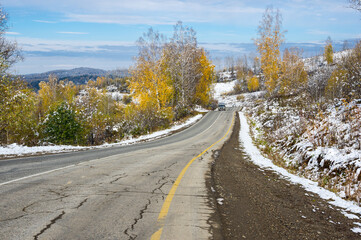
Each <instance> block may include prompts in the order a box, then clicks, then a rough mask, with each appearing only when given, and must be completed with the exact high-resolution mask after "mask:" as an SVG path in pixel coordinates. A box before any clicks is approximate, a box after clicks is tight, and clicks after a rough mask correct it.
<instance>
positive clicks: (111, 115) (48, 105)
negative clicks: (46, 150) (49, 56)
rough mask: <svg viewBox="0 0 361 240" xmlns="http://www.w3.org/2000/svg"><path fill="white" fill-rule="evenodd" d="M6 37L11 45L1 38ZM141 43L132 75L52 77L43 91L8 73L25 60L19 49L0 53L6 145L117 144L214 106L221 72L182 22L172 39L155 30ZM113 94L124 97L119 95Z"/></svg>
mask: <svg viewBox="0 0 361 240" xmlns="http://www.w3.org/2000/svg"><path fill="white" fill-rule="evenodd" d="M1 24H3V27H4V26H6V23H4V21H3V22H1ZM2 32H4V31H2ZM0 39H1V40H2V42H3V43H4V42H6V41H5V38H4V36H3V35H2V33H0ZM137 44H138V46H139V54H138V56H137V57H136V63H135V65H134V66H133V67H131V69H130V73H131V76H130V77H123V78H111V77H98V78H97V79H96V80H95V81H92V80H90V81H88V82H87V83H86V84H83V85H75V84H74V83H73V82H72V81H68V80H61V81H60V80H59V79H58V78H57V77H56V76H52V75H50V76H49V80H48V81H43V82H40V83H39V90H38V91H34V90H33V89H31V88H30V87H29V86H28V84H26V83H25V82H24V81H22V80H21V79H20V77H18V76H13V75H11V74H8V69H9V67H10V66H11V65H12V64H13V63H15V62H16V61H15V59H19V57H18V56H20V55H18V53H19V52H18V51H17V50H16V49H17V48H16V44H15V43H9V44H8V46H9V49H11V50H13V52H12V53H11V54H9V56H8V55H6V54H8V53H9V51H7V52H4V51H3V50H4V48H0V53H1V56H0V70H1V72H0V74H1V78H0V112H1V114H0V144H11V143H18V144H24V145H29V146H33V145H42V144H50V143H51V144H73V145H94V144H102V143H104V142H114V141H116V140H120V139H122V138H124V137H126V136H137V135H141V134H146V133H149V132H152V131H155V130H158V129H163V128H167V127H169V125H170V124H172V123H173V122H174V121H176V120H180V119H182V118H184V117H187V116H189V115H190V114H192V112H193V110H194V108H195V106H196V105H201V106H203V107H208V106H209V104H210V102H211V93H210V87H211V83H212V82H213V80H214V76H215V74H214V66H213V65H212V63H211V62H210V60H209V59H208V57H207V54H206V52H205V50H204V49H202V48H200V47H198V45H197V38H196V32H195V31H194V30H193V29H192V28H190V27H187V26H184V25H183V24H182V23H181V22H178V23H177V24H176V25H175V27H174V35H173V37H172V38H171V39H170V41H167V40H166V38H165V37H164V36H162V35H161V34H159V33H158V32H157V31H154V30H153V29H149V31H148V32H147V33H145V34H144V36H143V37H141V38H139V40H138V42H137ZM3 47H4V45H3ZM110 88H111V89H110ZM113 90H115V91H116V93H117V94H118V95H121V97H120V98H119V97H114V96H112V91H113ZM124 92H128V94H124Z"/></svg>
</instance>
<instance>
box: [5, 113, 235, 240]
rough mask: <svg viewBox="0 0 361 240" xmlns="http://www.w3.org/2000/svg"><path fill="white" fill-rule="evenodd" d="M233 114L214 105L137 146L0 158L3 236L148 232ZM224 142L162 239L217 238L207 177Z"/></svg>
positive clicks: (183, 193)
mask: <svg viewBox="0 0 361 240" xmlns="http://www.w3.org/2000/svg"><path fill="white" fill-rule="evenodd" d="M233 117H234V112H232V111H226V112H210V113H208V114H207V115H206V116H205V117H204V118H203V119H202V120H201V121H200V122H198V123H196V124H195V125H194V126H192V127H190V128H188V129H186V130H184V131H182V132H180V133H177V134H175V135H172V136H170V137H166V138H163V139H159V140H155V141H151V142H147V143H141V144H136V145H132V146H126V147H114V148H109V149H101V150H91V151H81V152H74V153H67V154H56V155H51V156H38V157H28V158H21V159H11V160H0V213H1V214H0V239H34V240H36V239H149V238H150V237H151V236H152V234H153V233H154V232H156V231H157V230H158V229H159V223H157V218H158V215H159V211H160V210H161V208H162V205H163V203H164V200H165V198H166V196H167V194H168V192H169V190H170V189H171V187H172V185H173V183H174V181H175V180H176V178H177V177H178V175H179V173H180V172H181V170H182V169H183V168H184V166H185V165H186V164H187V163H188V162H189V161H190V160H191V159H192V158H194V157H195V156H197V155H198V154H200V153H201V152H202V151H203V150H205V149H206V148H208V147H209V146H210V145H212V144H213V143H215V142H216V141H218V140H219V139H221V138H222V137H223V136H224V135H225V133H226V132H227V130H228V128H229V127H230V125H231V122H232V118H233ZM225 140H226V139H225ZM222 144H223V141H221V142H219V143H217V144H216V145H215V146H214V147H212V148H211V149H210V150H209V151H208V152H206V153H205V154H204V155H202V157H200V158H198V159H197V160H196V161H195V162H193V163H192V165H191V166H190V168H189V169H188V170H187V172H186V173H185V175H184V176H183V179H182V181H181V183H180V185H179V186H178V189H177V191H176V194H175V196H174V198H173V201H172V203H171V205H170V209H169V212H168V215H167V218H166V219H165V222H164V223H162V226H163V233H162V239H208V238H211V237H212V235H213V233H212V231H213V230H212V228H211V227H210V225H211V224H210V216H211V214H212V213H213V212H214V209H213V208H212V207H211V206H210V205H209V203H208V195H207V188H206V183H205V176H206V175H207V174H208V175H209V174H210V163H211V162H212V151H214V150H216V149H220V148H221V147H222ZM67 166H69V167H67ZM64 167H66V168H64ZM58 168H61V169H59V170H56V171H53V172H49V173H46V174H42V175H41V174H40V173H42V172H44V171H51V170H54V169H58ZM34 174H40V175H36V176H34V177H30V178H26V177H27V176H29V175H34ZM24 177H25V178H24ZM19 178H24V179H22V180H17V179H19ZM9 181H12V182H9ZM6 182H9V183H8V184H3V185H1V183H6Z"/></svg>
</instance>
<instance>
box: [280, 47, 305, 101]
mask: <svg viewBox="0 0 361 240" xmlns="http://www.w3.org/2000/svg"><path fill="white" fill-rule="evenodd" d="M300 55H301V53H300V51H299V50H298V49H297V48H291V49H290V50H288V49H286V50H285V51H284V53H283V60H282V63H281V67H280V70H281V73H280V79H279V94H281V95H289V94H295V93H297V92H298V91H300V90H302V89H304V87H305V86H306V84H307V78H308V76H307V72H306V71H305V69H304V64H303V61H302V59H301V57H300Z"/></svg>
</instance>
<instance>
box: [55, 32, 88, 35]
mask: <svg viewBox="0 0 361 240" xmlns="http://www.w3.org/2000/svg"><path fill="white" fill-rule="evenodd" d="M57 33H59V34H71V35H86V34H89V33H87V32H57Z"/></svg>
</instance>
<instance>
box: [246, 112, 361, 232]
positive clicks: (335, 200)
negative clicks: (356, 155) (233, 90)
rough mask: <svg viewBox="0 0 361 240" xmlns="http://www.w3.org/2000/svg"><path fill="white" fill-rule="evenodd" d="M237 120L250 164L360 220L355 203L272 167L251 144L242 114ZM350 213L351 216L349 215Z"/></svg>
mask: <svg viewBox="0 0 361 240" xmlns="http://www.w3.org/2000/svg"><path fill="white" fill-rule="evenodd" d="M239 118H240V121H241V129H240V133H239V140H240V144H241V145H243V147H244V149H245V152H246V153H247V154H248V155H249V157H250V159H251V161H252V162H254V163H255V164H257V165H258V166H260V167H261V168H267V169H271V170H273V171H275V172H277V173H278V174H280V176H281V177H283V178H284V179H286V180H288V181H290V182H292V183H295V184H300V185H301V186H302V187H303V188H304V189H305V190H307V191H310V192H313V193H315V194H317V195H319V196H320V197H321V198H322V199H325V200H327V201H328V202H329V203H330V204H332V205H334V206H337V207H341V208H343V209H345V210H342V211H341V212H342V213H343V214H344V215H345V216H346V217H348V218H350V219H358V220H360V215H361V207H359V206H357V205H356V204H355V203H353V202H350V201H346V200H344V199H342V198H340V197H338V196H337V195H336V194H335V193H333V192H330V191H328V190H326V189H324V188H322V187H319V186H318V184H317V182H314V181H311V180H308V179H305V178H302V177H299V176H296V175H293V174H291V173H289V172H288V171H287V170H286V169H284V168H281V167H278V166H276V165H274V164H273V162H272V161H271V160H270V159H267V158H265V157H263V156H262V154H261V152H260V151H259V149H258V148H257V147H256V146H255V145H254V144H253V141H252V138H251V136H250V132H249V131H250V130H249V125H248V123H247V119H246V117H245V115H244V114H243V112H239ZM350 212H351V213H353V214H350ZM355 214H357V215H355ZM355 225H356V227H354V228H352V229H351V230H352V231H353V232H355V233H361V227H360V225H358V224H356V223H355Z"/></svg>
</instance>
